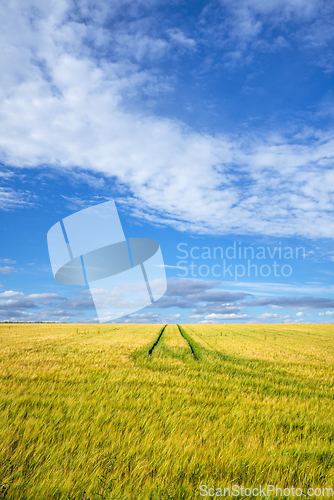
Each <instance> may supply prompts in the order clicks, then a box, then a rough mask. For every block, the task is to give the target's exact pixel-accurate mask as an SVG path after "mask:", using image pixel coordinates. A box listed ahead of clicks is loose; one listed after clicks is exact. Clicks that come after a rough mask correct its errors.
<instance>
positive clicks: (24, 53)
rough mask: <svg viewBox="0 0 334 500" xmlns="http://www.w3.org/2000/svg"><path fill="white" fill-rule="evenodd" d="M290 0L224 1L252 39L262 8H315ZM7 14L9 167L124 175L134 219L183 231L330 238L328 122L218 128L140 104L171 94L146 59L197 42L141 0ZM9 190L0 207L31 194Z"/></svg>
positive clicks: (10, 8) (32, 7) (3, 108)
mask: <svg viewBox="0 0 334 500" xmlns="http://www.w3.org/2000/svg"><path fill="white" fill-rule="evenodd" d="M290 3H291V2H270V3H269V4H270V5H269V4H268V5H267V6H266V7H264V6H261V5H260V2H255V1H253V2H251V1H249V2H241V3H240V2H237V4H238V5H239V8H238V9H237V8H236V7H234V6H233V5H234V2H225V3H224V5H225V6H226V8H227V7H228V8H229V9H232V10H233V12H235V15H234V18H235V19H237V18H238V19H239V21H240V22H239V21H238V22H239V24H238V25H236V26H237V27H238V33H242V34H243V39H245V40H254V39H256V37H257V36H258V34H259V33H261V30H262V22H263V21H262V20H259V19H257V17H256V16H257V15H261V16H267V15H269V14H270V15H272V16H273V17H274V16H275V15H276V12H279V13H280V16H281V17H280V18H282V19H283V18H287V19H288V18H289V16H290V17H291V16H293V15H295V13H296V12H298V13H299V14H300V16H301V17H304V18H305V19H306V18H311V17H312V15H313V14H312V13H313V12H317V9H318V4H319V3H317V2H315V1H314V2H311V3H310V5H309V6H307V5H306V4H303V5H301V4H300V3H298V2H293V5H292V6H291V5H290ZM237 4H235V5H237ZM153 5H154V2H153V3H152V6H153ZM319 8H320V7H319ZM142 9H144V11H143V10H142ZM120 12H122V13H124V14H126V15H124V16H123V18H122V19H124V20H123V21H120V17H122V16H119V13H120ZM143 12H145V15H144V16H143V15H142V14H143ZM303 12H304V13H303ZM88 14H89V15H88ZM117 16H118V17H117ZM238 16H239V17H238ZM247 16H248V17H247ZM0 19H1V20H2V27H1V31H0V41H1V44H2V46H3V47H5V50H3V51H2V54H1V56H2V72H1V75H0V97H1V105H0V118H1V121H0V160H1V161H2V162H3V164H5V165H11V166H14V167H22V166H27V167H35V166H39V165H41V164H48V165H49V166H51V167H52V166H54V167H57V168H58V169H65V170H66V171H67V172H68V171H69V170H71V169H74V168H75V169H76V170H77V169H78V168H79V169H80V168H83V169H85V170H86V171H90V172H91V173H92V174H94V173H98V174H103V175H104V176H106V177H109V178H111V177H116V178H117V179H118V182H119V183H121V184H123V185H124V186H126V187H127V189H128V190H129V192H130V193H132V195H133V196H132V199H134V204H133V205H131V201H129V204H128V207H129V209H130V210H132V213H133V215H134V216H138V217H140V218H142V219H143V218H144V219H147V220H149V221H152V222H158V223H160V224H165V225H166V224H167V225H170V226H172V227H174V228H176V229H178V230H181V231H192V232H197V233H215V234H225V233H231V232H238V233H265V234H266V235H285V236H289V235H296V234H298V235H302V236H305V237H310V238H315V237H332V234H333V210H334V206H333V199H334V198H333V191H334V172H333V170H332V169H331V166H332V163H333V154H334V153H333V145H334V141H333V133H332V131H328V132H319V131H315V130H312V129H311V128H309V129H307V130H305V131H300V130H299V131H298V132H296V133H295V134H292V135H291V134H290V135H289V136H287V135H285V134H283V133H279V132H277V133H276V132H275V133H267V134H262V135H258V136H257V137H256V136H250V135H248V136H247V134H246V135H245V134H243V136H242V137H241V136H239V135H234V136H232V135H228V134H221V135H212V134H209V133H200V132H198V131H196V130H194V129H192V128H190V127H189V126H187V125H186V124H184V123H182V122H180V121H177V120H172V119H167V118H163V117H161V116H154V115H153V114H151V113H150V112H149V111H147V110H146V111H145V112H144V111H143V110H141V111H139V110H138V109H137V110H136V111H135V110H132V108H131V102H132V101H131V100H133V98H134V97H136V96H137V97H138V96H147V97H148V98H155V97H156V96H157V95H161V93H162V94H163V93H164V92H169V91H170V90H171V85H172V82H170V81H168V78H167V80H166V78H165V77H164V76H162V74H161V73H159V71H158V70H156V69H154V70H153V69H152V68H150V64H149V62H150V61H159V60H160V59H161V60H163V59H164V58H166V57H169V54H170V51H171V47H172V45H173V47H174V46H175V42H176V41H178V42H179V44H180V45H183V46H185V45H188V47H191V46H193V43H192V39H190V38H188V37H186V35H184V33H183V32H182V31H181V30H180V28H169V31H168V37H167V38H164V36H163V34H162V33H160V34H159V33H157V34H154V29H153V28H152V22H153V17H152V16H151V17H150V16H149V14H148V6H147V5H146V4H144V3H143V2H139V1H135V2H126V1H120V2H112V3H107V2H99V4H98V5H97V6H92V5H91V6H90V7H88V5H87V3H86V2H84V1H79V2H76V3H72V2H71V1H70V0H62V1H60V2H49V3H43V2H41V1H38V0H29V1H28V2H22V1H19V0H17V1H15V2H10V3H2V4H1V7H0ZM118 21H119V23H118ZM240 23H241V24H240ZM155 26H156V25H155ZM240 26H241V27H242V30H241V29H240ZM229 29H230V31H231V30H232V31H233V26H230V28H229ZM165 31H166V30H165ZM232 31H231V33H232ZM172 42H173V43H172ZM279 44H280V45H282V40H281V41H280V43H279ZM240 50H241V49H240ZM236 57H238V54H237V53H236ZM2 193H3V196H0V198H1V199H2V200H3V201H2V202H0V208H4V209H6V208H19V207H20V206H21V207H23V206H25V204H26V203H27V201H25V200H24V197H23V196H22V195H21V194H20V193H19V194H17V193H15V192H13V191H11V190H10V189H9V188H2Z"/></svg>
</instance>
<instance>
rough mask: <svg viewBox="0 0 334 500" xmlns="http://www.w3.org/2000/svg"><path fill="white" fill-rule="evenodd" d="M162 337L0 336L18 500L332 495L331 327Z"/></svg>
mask: <svg viewBox="0 0 334 500" xmlns="http://www.w3.org/2000/svg"><path fill="white" fill-rule="evenodd" d="M163 326H164V325H82V324H80V325H73V324H31V325H26V324H0V343H1V357H0V376H1V379H0V380H1V382H0V394H1V396H0V474H2V475H1V476H0V481H2V483H1V484H4V483H5V484H6V485H9V489H8V495H7V496H6V500H10V499H27V500H28V499H29V500H30V499H31V500H45V499H52V500H55V499H64V500H67V499H68V498H70V499H75V500H79V499H81V500H82V498H84V497H85V498H88V497H90V499H91V500H95V499H98V498H99V499H100V498H105V499H118V500H123V499H129V500H137V499H138V500H146V499H150V498H151V499H158V498H159V499H167V498H169V499H176V500H177V499H193V498H194V499H195V498H201V496H200V495H199V492H200V490H199V487H200V485H202V484H206V485H207V486H208V487H216V488H218V487H223V488H224V487H225V488H227V487H229V486H231V485H233V484H238V485H244V486H245V487H246V486H247V487H252V486H253V485H254V486H258V485H265V484H272V485H276V484H277V485H279V486H281V487H289V486H290V487H291V486H295V487H296V486H301V487H302V488H303V489H304V491H306V489H307V488H308V487H309V486H320V487H323V486H327V487H334V426H333V423H334V412H333V409H334V405H333V398H334V387H333V380H334V377H333V375H334V374H333V366H334V364H333V361H334V329H333V326H332V325H182V326H181V328H180V329H179V328H178V327H177V326H176V325H168V326H167V327H166V328H164V329H163ZM0 486H1V485H0ZM84 492H85V493H84ZM99 495H100V496H99ZM0 498H2V497H1V492H0ZM262 498H263V497H262ZM314 498H315V497H314Z"/></svg>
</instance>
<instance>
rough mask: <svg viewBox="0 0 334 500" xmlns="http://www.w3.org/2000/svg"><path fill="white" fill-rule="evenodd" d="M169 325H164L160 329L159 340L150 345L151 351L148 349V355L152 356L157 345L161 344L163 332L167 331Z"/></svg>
mask: <svg viewBox="0 0 334 500" xmlns="http://www.w3.org/2000/svg"><path fill="white" fill-rule="evenodd" d="M166 326H167V325H165V326H163V327H162V328H161V330H160V333H159V335H158V337H157V340H156V341H155V342H154V344H153V345H152V347H150V349H149V351H148V355H149V356H151V355H152V353H153V351H154V349H155V348H156V347H157V345H158V344H159V342H160V340H161V337H162V334H163V333H164V331H165V328H166Z"/></svg>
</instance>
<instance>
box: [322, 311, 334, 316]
mask: <svg viewBox="0 0 334 500" xmlns="http://www.w3.org/2000/svg"><path fill="white" fill-rule="evenodd" d="M319 316H334V311H326V312H320V313H319Z"/></svg>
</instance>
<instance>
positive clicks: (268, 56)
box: [0, 0, 334, 323]
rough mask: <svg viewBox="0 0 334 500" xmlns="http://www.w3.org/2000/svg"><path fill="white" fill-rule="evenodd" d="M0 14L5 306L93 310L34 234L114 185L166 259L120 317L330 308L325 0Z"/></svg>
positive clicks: (7, 8)
mask: <svg viewBox="0 0 334 500" xmlns="http://www.w3.org/2000/svg"><path fill="white" fill-rule="evenodd" d="M0 14H1V15H0V20H1V21H0V22H1V24H2V26H1V30H0V39H1V48H2V50H1V68H2V71H1V73H0V94H1V100H0V162H1V163H0V214H1V216H0V227H1V236H2V237H1V243H0V285H1V287H0V320H2V321H6V320H12V321H47V320H48V321H75V322H77V321H79V322H82V321H96V312H95V310H94V307H93V303H92V300H91V297H90V293H89V290H88V289H87V287H81V288H80V287H79V288H78V287H71V286H64V285H60V284H58V283H57V282H55V280H54V278H53V274H52V270H51V267H50V261H49V256H48V249H47V243H46V234H47V231H48V230H49V229H50V227H51V226H52V225H53V224H55V223H56V222H57V221H58V220H60V219H62V218H64V217H66V216H68V215H70V214H71V213H74V212H76V211H78V210H80V209H82V208H87V207H89V206H91V205H94V204H98V203H103V202H105V201H108V200H115V202H116V205H117V207H118V210H119V214H120V217H121V220H122V224H123V227H124V232H125V234H126V236H127V237H149V238H155V239H157V240H158V241H159V243H160V245H161V249H162V253H163V257H164V262H165V265H166V273H167V277H168V290H167V293H166V295H165V297H163V298H162V299H160V300H159V301H158V302H157V303H155V304H153V305H152V306H151V307H147V308H145V309H143V310H141V311H138V312H137V313H135V314H133V315H131V316H130V317H127V318H124V319H123V320H124V321H131V322H161V323H167V322H181V323H182V322H184V323H185V322H221V323H228V322H245V323H248V322H254V323H256V322H259V323H282V322H283V323H292V322H298V323H303V322H304V323H305V322H325V323H332V322H333V319H334V286H333V278H334V246H333V235H334V224H333V212H334V206H333V195H334V169H333V156H334V138H333V137H334V136H333V130H334V124H333V121H334V120H333V118H334V93H333V90H332V89H333V88H334V86H333V77H334V51H333V41H334V22H333V21H334V5H333V3H332V2H330V1H328V0H327V1H321V0H289V1H288V0H268V1H267V2H263V1H260V0H233V1H232V0H217V1H212V2H210V1H207V2H204V1H193V2H180V1H174V0H173V1H170V2H169V1H164V2H160V1H158V0H145V1H139V0H131V1H124V0H117V1H116V0H115V1H113V2H105V1H94V2H90V1H83V0H79V1H69V0H59V1H57V2H56V1H50V2H43V1H41V0H40V1H38V0H36V1H30V0H25V1H24V2H23V1H19V0H18V1H13V2H10V3H7V4H5V3H4V2H3V3H2V4H1V6H0ZM180 244H181V247H180V246H179V245H180ZM234 245H235V248H236V253H237V255H236V256H235V258H234V255H233V250H230V252H229V255H232V257H231V258H230V257H227V256H226V255H225V253H224V252H225V251H226V249H227V248H228V247H232V249H233V247H234ZM178 246H179V247H178ZM218 247H219V248H222V251H223V256H221V254H219V255H218V253H219V252H220V251H218V250H216V254H215V257H216V258H214V248H218ZM245 247H252V248H253V249H254V257H252V258H251V259H250V262H249V263H248V260H249V259H248V258H247V255H248V257H249V256H251V254H252V252H251V250H248V254H246V258H244V249H245ZM297 247H299V248H300V249H301V248H302V249H303V250H299V254H298V258H296V248H297ZM180 248H181V249H183V250H186V251H187V253H188V255H187V257H186V258H185V252H182V251H180ZM192 248H194V250H193V251H192V254H191V253H190V252H191V249H192ZM259 248H260V250H259ZM275 248H276V250H275ZM281 248H283V251H281V250H279V249H281ZM203 249H204V250H203ZM239 249H241V254H240V255H241V257H240V258H239V254H238V251H239ZM261 249H263V250H261ZM284 249H286V250H285V252H284ZM290 249H291V251H290ZM279 252H281V254H280V253H279ZM224 255H225V257H224ZM279 255H280V257H279ZM284 255H286V257H284ZM192 256H194V258H193V257H192ZM271 256H272V257H271ZM224 261H225V263H224ZM180 262H181V263H180ZM274 263H276V266H279V267H276V268H275V269H274V267H273V266H274ZM215 265H216V266H220V267H213V266H215ZM248 265H255V266H257V275H255V268H254V267H253V268H250V269H251V271H252V272H250V273H248V267H247V266H248ZM195 266H196V267H195ZM201 266H202V267H201ZM203 266H204V267H203ZM224 266H225V267H224ZM229 266H232V267H230V268H229ZM236 266H239V267H237V268H236ZM242 266H243V267H242ZM261 266H267V267H263V268H262V272H261ZM283 266H290V267H285V268H284V272H283V274H282V272H281V271H282V267H283ZM180 267H182V269H180ZM199 269H201V272H199ZM228 269H229V270H228ZM269 270H270V274H268V273H269ZM290 271H291V272H290ZM224 274H225V275H224Z"/></svg>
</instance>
